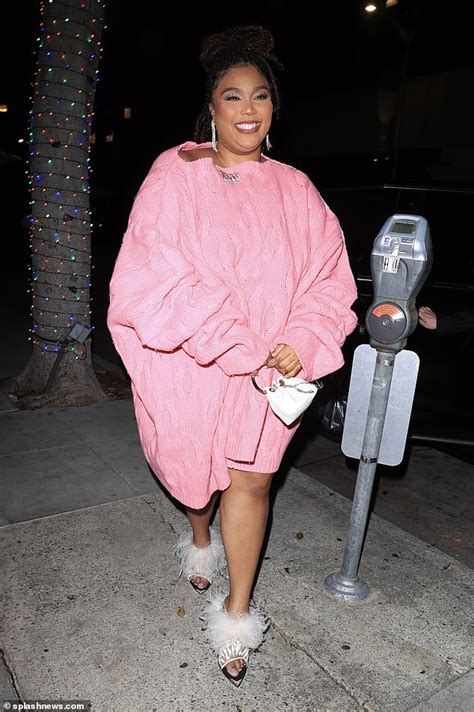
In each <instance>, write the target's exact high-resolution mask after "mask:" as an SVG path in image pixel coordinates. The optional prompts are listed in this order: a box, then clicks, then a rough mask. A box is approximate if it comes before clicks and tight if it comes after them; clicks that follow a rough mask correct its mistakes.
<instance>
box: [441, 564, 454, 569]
mask: <svg viewBox="0 0 474 712" xmlns="http://www.w3.org/2000/svg"><path fill="white" fill-rule="evenodd" d="M443 569H444V570H445V571H451V570H452V569H453V565H452V564H451V563H449V564H445V565H444V566H443Z"/></svg>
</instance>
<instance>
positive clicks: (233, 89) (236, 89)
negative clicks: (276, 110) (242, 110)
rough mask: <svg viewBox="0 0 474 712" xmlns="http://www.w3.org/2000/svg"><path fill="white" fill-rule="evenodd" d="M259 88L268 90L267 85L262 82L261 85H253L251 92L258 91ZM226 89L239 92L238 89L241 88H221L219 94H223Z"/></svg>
mask: <svg viewBox="0 0 474 712" xmlns="http://www.w3.org/2000/svg"><path fill="white" fill-rule="evenodd" d="M261 89H266V90H267V91H268V87H267V85H266V84H262V85H261V86H259V87H254V88H253V90H252V93H253V92H255V91H260V90H261ZM226 91H237V92H240V91H242V90H241V89H239V88H238V87H227V88H226V89H223V90H222V92H221V94H225V93H226Z"/></svg>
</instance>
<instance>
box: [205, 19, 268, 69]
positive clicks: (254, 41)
mask: <svg viewBox="0 0 474 712" xmlns="http://www.w3.org/2000/svg"><path fill="white" fill-rule="evenodd" d="M274 45H275V41H274V39H273V35H272V33H271V32H270V30H267V29H266V28H265V27H261V26H260V25H240V26H238V27H230V28H228V29H227V30H224V31H223V32H216V33H214V34H212V35H210V36H209V37H207V38H206V39H205V40H204V41H203V43H202V46H201V54H200V57H199V58H200V60H201V64H202V66H203V67H204V70H205V71H206V72H210V71H211V70H212V67H213V66H214V65H215V64H216V62H218V61H219V58H220V56H221V55H222V54H224V53H225V54H236V55H239V54H243V55H247V54H248V55H250V56H251V55H255V54H257V55H260V56H262V57H265V58H266V59H268V60H270V61H276V58H275V57H273V55H272V54H271V52H272V49H273V47H274Z"/></svg>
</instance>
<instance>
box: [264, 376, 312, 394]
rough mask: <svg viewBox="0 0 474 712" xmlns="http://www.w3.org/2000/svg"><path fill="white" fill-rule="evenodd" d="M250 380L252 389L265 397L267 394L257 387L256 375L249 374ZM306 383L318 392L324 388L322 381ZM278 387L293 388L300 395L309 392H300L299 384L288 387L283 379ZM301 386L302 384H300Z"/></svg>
mask: <svg viewBox="0 0 474 712" xmlns="http://www.w3.org/2000/svg"><path fill="white" fill-rule="evenodd" d="M250 378H251V379H252V383H253V385H254V387H255V388H256V389H257V391H258V392H259V393H263V395H264V396H266V395H267V394H266V393H265V391H264V390H263V388H260V386H259V385H258V383H257V377H256V375H255V374H254V373H251V374H250ZM308 383H314V385H315V386H316V388H317V389H318V390H321V388H323V386H324V383H323V382H322V381H308ZM279 385H281V386H284V387H285V388H295V389H296V390H297V391H299V392H300V393H308V392H309V391H303V390H301V388H299V385H300V384H296V383H295V384H291V385H290V384H287V383H285V382H284V380H283V379H282V380H281V381H280V382H279ZM301 385H302V384H301Z"/></svg>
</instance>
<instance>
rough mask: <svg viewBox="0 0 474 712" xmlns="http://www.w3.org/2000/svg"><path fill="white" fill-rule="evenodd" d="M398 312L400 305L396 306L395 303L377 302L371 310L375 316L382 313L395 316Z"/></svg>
mask: <svg viewBox="0 0 474 712" xmlns="http://www.w3.org/2000/svg"><path fill="white" fill-rule="evenodd" d="M399 313H400V307H397V306H396V305H395V304H379V305H378V306H376V307H375V309H373V310H372V314H374V315H375V316H383V315H384V314H388V315H389V316H395V314H399Z"/></svg>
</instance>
